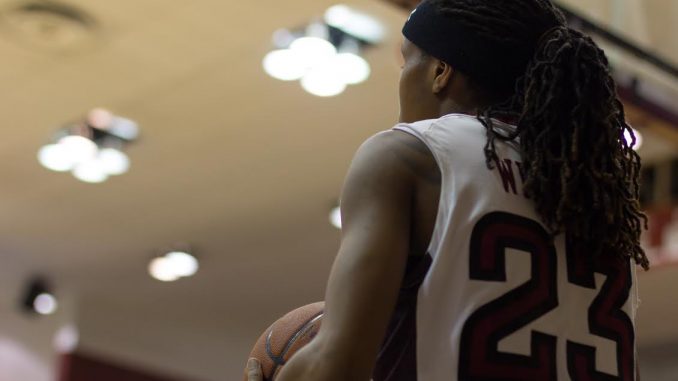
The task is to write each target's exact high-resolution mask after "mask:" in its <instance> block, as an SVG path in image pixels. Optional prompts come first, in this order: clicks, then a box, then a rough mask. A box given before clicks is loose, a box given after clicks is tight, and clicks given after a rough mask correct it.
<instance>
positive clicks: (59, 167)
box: [38, 144, 75, 172]
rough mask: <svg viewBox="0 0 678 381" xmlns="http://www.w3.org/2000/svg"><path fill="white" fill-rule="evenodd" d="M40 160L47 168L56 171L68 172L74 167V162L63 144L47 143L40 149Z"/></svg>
mask: <svg viewBox="0 0 678 381" xmlns="http://www.w3.org/2000/svg"><path fill="white" fill-rule="evenodd" d="M38 161H39V162H40V164H42V165H43V166H44V167H45V168H47V169H49V170H52V171H56V172H67V171H70V170H71V169H73V166H74V165H75V163H74V162H73V160H72V158H71V157H70V155H68V152H66V149H65V147H64V146H63V145H61V144H47V145H45V146H43V147H42V148H40V150H39V151H38Z"/></svg>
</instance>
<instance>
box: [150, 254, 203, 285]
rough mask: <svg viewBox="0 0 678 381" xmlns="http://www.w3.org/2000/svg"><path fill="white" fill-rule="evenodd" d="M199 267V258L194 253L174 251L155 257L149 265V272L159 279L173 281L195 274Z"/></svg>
mask: <svg viewBox="0 0 678 381" xmlns="http://www.w3.org/2000/svg"><path fill="white" fill-rule="evenodd" d="M198 267H199V263H198V260H197V259H196V258H195V257H194V256H193V255H191V254H189V253H186V252H183V251H172V252H169V253H167V254H165V255H163V256H161V257H156V258H153V259H152V260H151V263H150V264H149V266H148V272H149V274H150V275H151V276H152V277H153V278H155V279H157V280H159V281H163V282H173V281H175V280H178V279H179V278H185V277H190V276H193V275H195V273H196V272H197V271H198Z"/></svg>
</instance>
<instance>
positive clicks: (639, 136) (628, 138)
mask: <svg viewBox="0 0 678 381" xmlns="http://www.w3.org/2000/svg"><path fill="white" fill-rule="evenodd" d="M631 130H632V131H633V135H635V137H636V142H635V144H634V143H633V137H632V136H631V133H629V132H628V131H624V139H626V143H627V144H628V145H629V146H631V145H632V147H631V148H633V149H634V150H636V151H637V150H639V149H640V147H642V146H643V134H641V133H640V132H639V131H638V130H636V129H635V128H633V129H631Z"/></svg>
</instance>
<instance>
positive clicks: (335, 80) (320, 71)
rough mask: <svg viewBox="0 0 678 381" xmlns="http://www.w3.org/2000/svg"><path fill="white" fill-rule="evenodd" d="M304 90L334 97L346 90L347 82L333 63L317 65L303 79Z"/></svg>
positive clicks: (321, 95) (320, 95)
mask: <svg viewBox="0 0 678 381" xmlns="http://www.w3.org/2000/svg"><path fill="white" fill-rule="evenodd" d="M301 86H302V87H303V88H304V90H306V91H308V92H309V93H311V94H313V95H316V96H319V97H333V96H335V95H339V94H341V93H343V92H344V90H346V82H344V80H343V78H341V76H339V75H337V72H336V70H335V68H334V67H333V66H332V65H322V66H316V67H314V68H313V69H311V70H310V71H309V72H308V73H306V75H304V77H303V78H302V79H301Z"/></svg>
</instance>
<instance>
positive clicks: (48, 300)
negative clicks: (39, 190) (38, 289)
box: [33, 292, 58, 315]
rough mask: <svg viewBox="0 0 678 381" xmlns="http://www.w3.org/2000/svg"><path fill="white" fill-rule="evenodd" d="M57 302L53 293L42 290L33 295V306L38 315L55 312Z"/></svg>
mask: <svg viewBox="0 0 678 381" xmlns="http://www.w3.org/2000/svg"><path fill="white" fill-rule="evenodd" d="M57 307H58V303H57V300H56V298H55V297H54V295H52V294H49V293H47V292H44V293H42V294H40V295H38V296H36V297H35V300H34V301H33V308H34V309H35V311H36V312H37V313H39V314H40V315H51V314H53V313H54V312H56V310H57Z"/></svg>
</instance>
